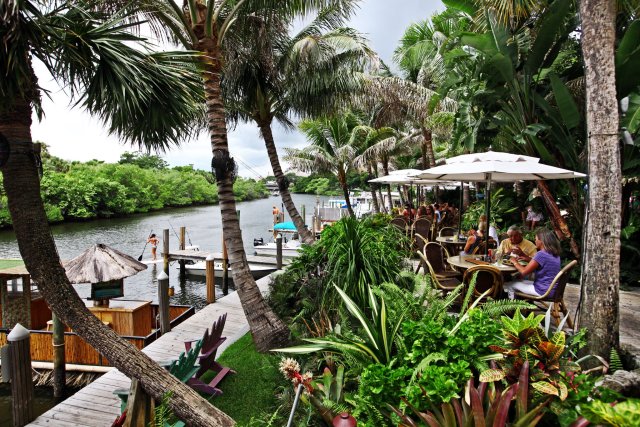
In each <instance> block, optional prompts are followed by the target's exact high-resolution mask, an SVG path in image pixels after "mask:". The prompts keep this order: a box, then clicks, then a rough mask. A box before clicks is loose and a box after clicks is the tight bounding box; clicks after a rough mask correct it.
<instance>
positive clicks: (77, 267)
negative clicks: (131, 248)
mask: <svg viewBox="0 0 640 427" xmlns="http://www.w3.org/2000/svg"><path fill="white" fill-rule="evenodd" d="M64 268H65V270H66V271H67V277H68V278H69V281H71V283H100V282H109V281H111V280H120V279H124V278H125V277H129V276H133V275H134V274H137V273H138V272H140V271H142V270H145V269H146V268H147V266H146V265H145V264H143V263H141V262H139V261H138V260H136V259H135V258H133V257H130V256H129V255H127V254H124V253H122V252H120V251H118V250H115V249H113V248H110V247H109V246H107V245H104V244H101V243H98V244H96V245H95V246H92V247H90V248H89V249H87V250H86V251H84V252H83V253H81V254H80V255H78V256H77V257H75V258H73V259H72V260H69V261H67V262H66V263H65V264H64Z"/></svg>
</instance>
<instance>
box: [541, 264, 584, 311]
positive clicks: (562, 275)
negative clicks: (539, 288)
mask: <svg viewBox="0 0 640 427" xmlns="http://www.w3.org/2000/svg"><path fill="white" fill-rule="evenodd" d="M577 264H578V261H576V260H575V259H574V260H573V261H571V262H570V263H569V264H567V265H565V266H564V267H563V268H562V270H560V271H559V272H558V274H556V277H554V278H553V282H551V286H549V289H547V292H545V293H544V294H543V295H541V296H540V301H553V302H561V301H563V299H564V289H565V288H566V287H567V280H568V275H567V273H568V272H569V271H570V270H572V269H573V267H575V266H576V265H577Z"/></svg>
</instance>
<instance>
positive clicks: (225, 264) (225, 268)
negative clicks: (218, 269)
mask: <svg viewBox="0 0 640 427" xmlns="http://www.w3.org/2000/svg"><path fill="white" fill-rule="evenodd" d="M238 212H240V211H238ZM222 293H223V294H225V295H227V294H228V293H229V253H228V252H227V244H226V243H225V242H224V233H223V235H222Z"/></svg>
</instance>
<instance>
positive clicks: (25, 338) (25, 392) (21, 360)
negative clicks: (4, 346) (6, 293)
mask: <svg viewBox="0 0 640 427" xmlns="http://www.w3.org/2000/svg"><path fill="white" fill-rule="evenodd" d="M7 341H8V343H9V365H10V368H9V369H11V395H12V396H13V399H12V405H11V411H12V414H13V425H14V427H22V426H24V425H27V424H28V423H30V422H31V421H33V418H34V417H33V377H32V376H31V351H30V348H29V347H30V342H31V339H30V337H29V331H28V330H27V329H26V328H25V327H24V326H22V325H21V324H19V323H18V324H16V326H14V328H13V329H12V330H11V332H10V333H9V335H8V336H7Z"/></svg>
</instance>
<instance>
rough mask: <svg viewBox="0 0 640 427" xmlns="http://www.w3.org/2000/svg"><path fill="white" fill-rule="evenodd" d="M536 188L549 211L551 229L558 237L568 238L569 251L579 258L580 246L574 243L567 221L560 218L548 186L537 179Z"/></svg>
mask: <svg viewBox="0 0 640 427" xmlns="http://www.w3.org/2000/svg"><path fill="white" fill-rule="evenodd" d="M538 189H539V190H540V194H541V196H542V200H544V204H545V206H546V207H547V212H549V217H550V219H551V223H552V224H553V229H554V230H555V232H556V235H557V236H558V238H559V239H561V240H564V239H569V246H570V247H571V253H572V254H573V256H574V257H576V259H580V248H579V247H578V244H577V243H576V240H575V239H574V238H573V234H572V233H571V230H569V226H568V225H567V221H565V220H564V218H562V215H561V214H560V209H558V205H557V204H556V201H555V200H554V198H553V195H552V194H551V191H550V190H549V186H548V185H547V183H546V182H544V181H538Z"/></svg>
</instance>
